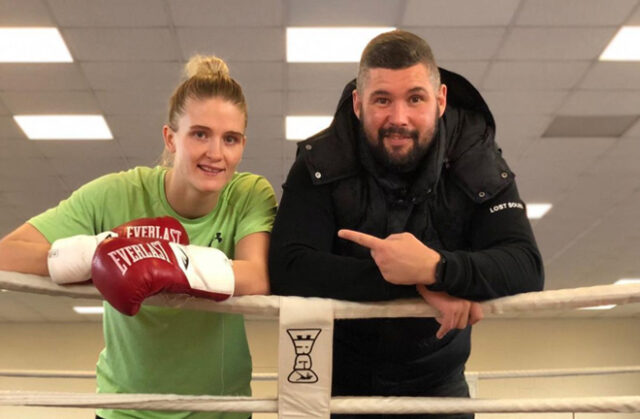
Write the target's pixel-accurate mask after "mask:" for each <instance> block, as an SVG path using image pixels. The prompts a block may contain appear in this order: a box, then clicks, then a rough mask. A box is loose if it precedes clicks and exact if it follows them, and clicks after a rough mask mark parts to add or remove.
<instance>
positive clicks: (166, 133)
mask: <svg viewBox="0 0 640 419" xmlns="http://www.w3.org/2000/svg"><path fill="white" fill-rule="evenodd" d="M175 136H176V133H175V132H174V131H173V129H171V127H170V126H169V125H164V126H163V127H162V137H163V138H164V146H165V147H166V148H167V150H169V151H170V152H171V153H175V152H176V141H175Z"/></svg>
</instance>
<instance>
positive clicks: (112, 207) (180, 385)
mask: <svg viewBox="0 0 640 419" xmlns="http://www.w3.org/2000/svg"><path fill="white" fill-rule="evenodd" d="M166 170H167V169H166V168H163V167H156V168H148V167H137V168H135V169H132V170H129V171H126V172H120V173H114V174H110V175H106V176H103V177H101V178H99V179H96V180H94V181H92V182H90V183H88V184H86V185H84V186H82V187H81V188H80V189H78V190H77V191H75V192H74V193H73V194H72V195H71V196H70V197H69V198H68V199H66V200H64V201H62V202H60V204H59V205H58V206H57V207H55V208H51V209H49V210H47V211H46V212H44V213H42V214H40V215H38V216H36V217H34V218H32V219H31V220H29V223H30V224H32V225H33V226H34V227H35V228H37V229H38V230H39V231H40V232H41V233H42V234H43V235H44V236H45V237H46V238H47V240H49V241H50V242H53V241H55V240H57V239H59V238H63V237H68V236H73V235H77V234H97V233H100V232H103V231H106V230H109V229H112V228H114V227H116V226H118V225H120V224H123V223H125V222H128V221H130V220H134V219H137V218H144V217H159V216H165V215H170V216H172V217H174V218H176V219H177V220H178V221H180V223H181V224H182V225H183V226H184V228H185V230H186V231H187V233H188V234H189V240H190V243H191V244H197V245H200V246H209V247H215V248H218V249H220V250H222V251H223V252H224V253H225V254H226V255H227V256H228V257H230V258H233V257H234V252H235V245H236V243H237V242H238V241H239V240H240V239H242V238H243V237H245V236H247V235H249V234H252V233H257V232H270V231H271V227H272V225H273V219H274V217H275V211H276V201H275V196H274V193H273V188H272V187H271V185H270V184H269V182H268V181H267V180H266V179H264V178H263V177H260V176H257V175H254V174H250V173H236V174H234V176H233V178H232V179H231V181H230V182H229V183H228V184H227V185H226V186H225V188H224V189H223V191H222V192H221V194H220V198H219V199H218V204H217V206H216V208H215V209H214V210H213V211H212V212H211V213H209V214H207V215H205V216H204V217H201V218H197V219H187V218H184V217H181V216H180V215H178V214H177V213H176V212H175V211H174V210H173V209H172V208H171V207H170V206H169V203H168V201H167V198H166V195H165V192H164V191H165V189H164V179H165V174H166ZM104 309H105V311H104V318H103V330H104V341H105V348H104V350H103V351H102V353H101V354H100V358H99V360H98V365H97V384H98V392H100V393H171V394H188V395H238V396H240V395H242V396H246V395H250V393H251V390H250V387H249V382H250V380H251V355H250V353H249V347H248V344H247V339H246V335H245V330H244V321H243V317H242V316H241V315H235V314H219V313H213V312H206V311H195V310H180V309H172V308H163V307H152V306H144V305H143V306H142V308H141V309H140V312H139V313H138V314H137V315H136V316H133V317H128V316H125V315H122V314H120V313H119V312H118V311H116V310H115V309H114V308H113V307H111V305H109V304H108V303H106V302H105V303H104ZM98 414H99V415H100V416H102V417H104V418H132V417H135V418H163V419H167V418H171V419H173V418H186V417H188V418H224V419H227V418H241V417H247V416H248V415H247V414H244V413H242V414H231V413H227V414H221V413H212V412H200V413H196V412H194V413H190V412H153V411H125V410H117V411H116V410H104V409H103V410H99V411H98Z"/></svg>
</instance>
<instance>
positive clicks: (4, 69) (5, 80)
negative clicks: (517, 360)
mask: <svg viewBox="0 0 640 419" xmlns="http://www.w3.org/2000/svg"><path fill="white" fill-rule="evenodd" d="M18 87H19V88H20V90H84V89H88V88H89V84H88V83H87V80H86V79H85V77H84V75H83V74H82V72H81V71H80V70H79V68H78V66H77V65H76V64H73V63H38V64H13V63H2V64H0V90H10V89H15V88H18Z"/></svg>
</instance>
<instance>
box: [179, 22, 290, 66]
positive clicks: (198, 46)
mask: <svg viewBox="0 0 640 419" xmlns="http://www.w3.org/2000/svg"><path fill="white" fill-rule="evenodd" d="M177 32H178V40H179V42H180V46H181V48H182V52H183V57H182V58H183V59H185V60H187V59H188V58H189V57H190V56H191V55H193V54H196V53H197V54H213V55H217V56H218V57H220V58H222V59H224V60H225V61H282V60H283V59H284V57H285V39H284V38H285V37H284V29H283V28H238V27H231V28H218V27H206V28H178V29H177Z"/></svg>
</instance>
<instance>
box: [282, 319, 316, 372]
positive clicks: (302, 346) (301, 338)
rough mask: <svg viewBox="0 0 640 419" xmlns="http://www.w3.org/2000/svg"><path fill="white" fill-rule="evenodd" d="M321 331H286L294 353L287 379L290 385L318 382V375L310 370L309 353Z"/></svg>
mask: <svg viewBox="0 0 640 419" xmlns="http://www.w3.org/2000/svg"><path fill="white" fill-rule="evenodd" d="M321 331H322V329H287V333H288V334H289V337H291V341H292V342H293V347H294V348H295V351H296V359H295V360H294V362H293V371H291V374H289V377H287V380H288V381H289V382H290V383H297V384H311V383H317V382H318V375H317V374H316V373H315V372H313V370H312V369H311V366H312V362H311V351H312V350H313V344H314V343H315V342H316V339H317V338H318V335H319V334H320V332H321Z"/></svg>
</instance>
